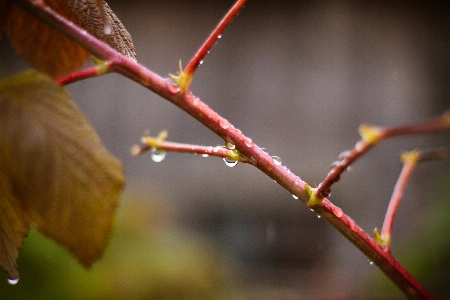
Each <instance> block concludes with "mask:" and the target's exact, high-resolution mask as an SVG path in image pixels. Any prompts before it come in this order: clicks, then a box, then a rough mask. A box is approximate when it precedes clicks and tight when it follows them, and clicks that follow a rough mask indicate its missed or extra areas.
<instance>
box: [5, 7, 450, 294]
mask: <svg viewBox="0 0 450 300" xmlns="http://www.w3.org/2000/svg"><path fill="white" fill-rule="evenodd" d="M109 3H110V6H111V7H112V8H113V10H114V11H115V12H116V14H117V15H118V16H119V18H120V19H121V20H122V22H123V23H124V24H125V26H126V27H127V29H128V31H129V32H130V33H131V35H132V36H133V39H134V43H135V46H136V50H137V55H138V61H139V62H140V63H142V64H143V65H145V66H147V67H148V68H149V69H151V70H153V71H155V72H157V73H159V74H161V75H162V76H167V74H169V73H175V72H176V71H177V70H178V61H179V59H181V60H182V62H183V65H185V64H186V63H187V62H188V61H189V59H190V57H191V56H192V55H193V54H194V52H195V51H196V50H197V48H198V47H199V46H200V45H201V43H202V42H203V40H204V39H205V38H206V36H207V35H208V34H209V32H210V31H211V30H212V28H213V27H214V26H215V24H216V23H217V22H218V21H219V20H220V18H221V17H222V16H223V14H224V12H225V11H226V10H227V9H228V8H229V7H230V6H231V5H232V3H233V1H110V2H109ZM449 13H450V9H449V8H448V5H447V4H446V3H445V2H442V3H441V2H439V1H434V2H433V1H431V2H430V1H412V2H411V1H374V2H370V3H368V2H359V1H249V2H248V4H247V5H246V7H245V8H244V10H243V11H242V12H241V13H240V15H239V16H238V18H237V19H236V20H235V21H233V23H232V24H231V26H230V27H229V28H228V29H227V30H226V31H225V33H224V35H223V37H222V38H221V39H220V40H219V42H218V44H217V45H216V46H215V47H214V48H213V49H212V51H211V53H210V54H209V55H208V57H207V58H206V59H205V62H204V64H202V65H201V66H200V68H199V69H198V71H197V73H196V75H195V78H194V81H193V84H192V90H193V92H194V93H195V94H196V95H198V96H199V97H200V98H201V99H202V100H203V101H205V102H206V103H207V104H208V105H209V106H210V107H212V108H213V109H215V110H216V111H218V112H219V113H220V114H222V116H223V117H225V118H227V119H228V120H229V121H230V122H231V123H232V124H234V125H235V126H236V127H237V128H239V129H241V130H242V132H243V133H244V134H246V135H247V136H249V137H251V138H252V140H253V141H254V142H255V143H256V144H258V145H259V146H261V147H265V148H267V149H268V150H269V152H270V154H272V155H278V156H280V157H281V158H282V160H283V164H284V165H286V166H287V167H288V168H289V169H290V170H291V171H293V172H295V173H296V174H298V175H299V176H301V177H302V178H303V179H304V180H306V181H307V182H308V183H310V184H312V185H314V184H318V183H319V182H320V181H321V180H322V179H323V178H324V176H325V175H326V174H327V172H328V170H329V166H330V164H331V163H332V162H333V161H334V160H336V158H337V156H338V154H339V153H340V152H341V151H344V150H347V149H349V148H351V147H353V145H354V143H355V142H356V141H357V140H358V138H359V136H358V134H357V128H358V126H359V125H360V124H361V123H363V122H365V123H370V124H376V125H398V124H403V123H407V122H411V121H420V120H426V119H427V118H430V117H432V116H435V115H437V114H440V113H442V112H443V111H444V110H445V109H448V108H449V106H450V105H449V103H450V102H449V98H450V85H449V84H448V75H449V73H450V18H448V16H449ZM2 43H4V42H2ZM3 47H4V46H3ZM68 89H69V90H70V91H71V93H72V94H73V96H74V98H75V99H76V100H77V102H78V103H79V105H80V107H81V108H82V110H83V111H84V112H85V113H86V114H87V115H88V117H89V119H90V120H91V121H92V123H93V124H94V126H95V127H96V129H97V130H98V132H99V134H100V136H101V137H102V139H103V140H104V142H105V144H106V146H107V147H108V149H110V150H111V151H112V152H113V153H114V154H115V155H116V156H118V157H119V158H120V159H122V160H123V162H124V165H125V170H126V174H127V178H128V186H127V189H129V190H137V191H140V192H141V193H143V194H144V195H145V194H148V195H154V194H158V195H163V196H161V198H163V199H164V203H167V206H168V207H170V209H171V210H172V211H173V214H174V215H175V216H176V218H177V220H178V221H179V223H180V224H181V225H183V226H186V227H187V228H191V229H192V230H195V231H199V232H201V233H202V234H205V235H207V236H210V237H212V238H213V239H215V240H217V241H218V243H220V244H221V245H222V247H223V249H224V251H226V252H227V253H229V255H230V256H232V257H234V258H236V259H237V260H238V261H240V262H242V264H243V266H245V268H244V271H242V273H240V274H241V275H240V276H241V277H240V281H239V282H240V283H239V282H238V285H239V284H241V285H242V288H245V287H246V286H248V285H250V286H255V287H257V288H258V287H264V286H265V287H270V286H274V287H275V288H281V289H287V290H293V291H294V294H298V293H299V292H301V291H303V292H304V291H306V290H311V289H312V290H313V294H315V295H317V294H319V295H320V294H321V293H324V295H325V294H327V293H328V292H330V293H331V295H334V296H336V297H338V296H343V297H347V296H349V295H355V293H357V292H358V290H359V289H361V288H362V286H363V282H364V280H366V279H367V276H371V274H373V273H375V272H379V271H378V270H376V269H375V268H373V267H371V266H370V265H369V263H368V261H367V259H366V258H365V257H364V256H363V255H362V254H361V253H359V252H358V251H357V250H356V249H355V248H354V247H353V246H352V245H350V243H349V242H347V241H346V240H345V239H344V238H342V237H341V236H340V235H339V234H338V233H336V232H335V231H334V230H333V229H332V228H331V227H330V226H328V225H326V224H325V223H324V221H322V220H318V219H317V218H316V216H315V215H313V214H311V213H310V212H309V210H307V209H306V208H305V207H304V205H303V204H302V203H299V202H298V201H295V200H294V199H293V198H292V197H291V196H290V195H289V194H288V193H287V192H286V191H284V190H282V189H281V188H279V187H278V186H277V185H276V184H275V183H273V182H272V180H270V179H268V178H267V177H266V176H264V175H263V174H261V173H260V172H258V171H257V170H255V169H253V168H252V167H250V166H247V165H242V164H240V165H238V166H236V167H234V168H232V169H231V168H227V167H226V166H225V164H224V163H223V162H222V161H221V160H218V159H214V158H208V159H205V158H201V157H199V156H190V155H185V154H176V153H169V154H168V155H167V157H166V159H165V160H164V161H163V162H161V163H158V164H156V163H153V162H152V161H151V160H150V156H149V155H144V156H142V157H138V158H132V157H130V155H129V147H130V146H131V145H133V144H136V143H138V142H139V138H140V136H141V135H142V134H143V133H144V132H145V131H146V130H149V131H150V133H151V134H152V135H156V134H158V132H159V131H160V130H162V129H167V130H168V132H169V138H168V140H171V141H177V142H186V143H196V144H204V145H212V146H215V145H219V144H220V145H221V144H222V143H223V142H222V141H221V140H220V139H219V138H218V137H216V136H215V135H214V134H212V133H211V132H209V131H208V130H206V129H205V128H203V127H202V126H200V125H199V124H198V123H197V122H196V121H195V120H193V119H191V118H190V117H188V116H187V115H186V114H185V113H183V112H182V111H180V110H179V109H178V108H176V107H174V106H173V105H171V104H170V103H167V102H166V101H165V100H163V99H161V98H159V97H158V96H155V95H153V94H151V93H150V92H149V91H147V90H145V89H144V88H142V87H140V86H139V85H137V84H135V83H133V82H129V81H128V80H127V79H125V78H122V77H120V76H118V75H115V74H111V75H107V76H103V77H101V78H96V79H92V80H88V81H83V82H79V83H76V84H73V85H71V86H69V87H68ZM449 144H450V143H449V137H448V134H447V135H445V134H438V135H430V136H427V137H415V138H402V139H398V140H395V141H387V142H384V143H382V144H381V145H380V146H379V147H377V148H376V149H374V150H373V151H372V152H371V153H369V154H368V155H367V156H366V157H364V158H362V159H361V160H360V161H358V162H357V163H356V164H355V165H354V166H353V167H352V171H350V172H348V173H346V174H345V175H344V176H343V177H342V180H341V182H339V183H338V184H337V185H336V187H334V189H333V193H332V197H331V200H332V201H333V202H334V203H335V204H337V205H338V206H340V207H342V208H343V209H344V211H345V212H346V213H348V214H349V215H350V216H351V217H352V218H354V219H355V220H356V221H357V222H358V223H360V225H361V226H362V227H363V228H364V229H366V230H367V231H368V232H372V230H373V228H374V227H380V226H381V224H382V221H383V217H384V213H385V210H386V207H387V203H388V200H389V197H390V194H391V193H392V189H393V187H394V185H395V181H396V178H397V177H398V174H399V172H400V169H401V164H400V162H399V159H398V153H399V152H400V151H402V150H411V149H414V148H416V147H420V148H428V147H433V146H449ZM449 167H450V165H449V162H448V161H446V162H442V163H439V164H436V163H434V164H431V166H423V167H422V166H420V167H419V170H418V172H417V173H416V174H415V175H414V176H413V178H412V182H411V184H410V185H409V186H408V191H407V193H406V198H405V199H404V203H402V206H401V208H400V212H399V215H398V220H397V222H396V224H395V231H394V241H393V251H394V255H395V254H396V253H395V249H396V245H397V243H398V244H401V243H402V242H404V241H406V240H409V239H411V238H412V237H413V236H414V232H416V231H419V230H420V228H417V226H415V225H416V224H417V223H416V222H417V219H418V218H419V217H420V214H421V213H422V212H423V210H424V209H426V207H427V203H428V201H430V199H428V198H427V197H426V190H427V189H429V188H432V187H434V186H437V185H439V184H440V181H442V180H447V181H448V178H449V177H448V175H449V174H448V173H449V172H448V170H449V169H450V168H449ZM149 197H151V196H149ZM447 200H448V199H447ZM122 205H127V204H126V202H124V203H123V204H122ZM289 274H290V275H292V274H294V275H292V276H290V275H289ZM343 274H345V276H343ZM288 275H289V276H288ZM305 278H306V279H305ZM318 279H320V280H329V284H328V283H327V284H326V285H325V287H324V286H320V285H318V284H319V283H317V280H318ZM305 280H306V281H305ZM320 284H323V282H321V283H320ZM315 287H317V289H316V290H314V288H315ZM257 288H255V289H257ZM319 289H320V290H319ZM336 290H338V292H336ZM333 293H338V294H333Z"/></svg>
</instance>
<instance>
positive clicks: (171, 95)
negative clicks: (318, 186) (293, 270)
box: [13, 0, 432, 299]
mask: <svg viewBox="0 0 450 300" xmlns="http://www.w3.org/2000/svg"><path fill="white" fill-rule="evenodd" d="M13 3H15V4H17V5H19V6H21V7H22V8H24V9H25V10H27V11H28V12H30V13H31V14H32V15H34V16H36V17H37V18H39V19H40V20H42V21H43V22H45V23H47V24H49V25H50V26H52V27H53V28H54V29H56V30H58V31H60V32H61V33H63V34H64V35H66V36H67V37H69V38H70V39H72V40H73V41H75V42H77V43H79V44H80V45H81V46H83V47H84V48H86V50H88V51H89V52H91V53H92V54H94V55H95V56H97V57H98V58H100V59H103V60H106V61H112V62H114V64H113V66H112V70H113V71H115V72H118V73H120V74H122V75H124V76H126V77H128V78H130V79H131V80H133V81H135V82H137V83H139V84H141V85H143V86H145V87H147V88H148V89H150V90H151V91H153V92H154V93H156V94H158V95H160V96H161V97H163V98H165V99H166V100H168V101H170V102H172V103H173V104H174V105H176V106H178V107H179V108H180V109H182V110H184V111H185V112H186V113H188V114H189V115H191V116H192V117H193V118H195V119H196V120H198V121H199V122H200V123H202V124H203V125H204V126H205V127H207V128H209V129H210V130H211V131H213V132H214V133H216V134H217V135H218V136H220V137H221V138H222V139H224V141H225V142H226V143H231V144H234V145H235V146H236V149H237V150H239V152H240V153H241V154H242V155H243V157H244V158H246V159H248V162H249V163H250V164H252V165H254V166H255V167H257V168H258V169H259V170H261V171H262V172H264V173H265V174H266V175H268V176H269V177H270V178H272V179H273V180H275V181H276V182H277V183H278V184H279V185H281V186H282V187H284V188H285V189H286V190H288V191H289V192H290V193H291V194H293V195H296V196H297V197H298V198H299V199H300V200H301V201H302V202H304V203H307V202H308V195H307V194H306V192H305V186H306V183H305V182H304V181H303V180H301V179H300V178H299V177H298V176H296V175H295V174H293V173H292V172H291V171H289V170H288V169H287V168H286V167H284V166H282V165H281V164H280V163H279V162H278V163H275V162H274V159H273V158H272V157H271V156H270V155H268V154H267V153H266V152H265V151H264V150H263V149H261V148H260V147H258V146H257V145H255V144H254V143H253V142H252V140H251V139H249V138H248V137H246V136H244V135H243V134H242V132H241V131H240V130H239V129H237V128H235V127H234V126H232V125H231V124H230V123H229V122H228V121H227V120H226V119H224V118H222V117H221V116H220V115H218V114H217V113H216V112H215V111H213V110H212V109H210V108H209V107H208V106H207V105H206V104H204V103H203V102H202V101H200V99H199V98H197V97H196V96H194V95H193V94H191V93H180V92H179V90H178V87H177V86H176V85H174V84H173V83H171V82H170V81H168V80H166V79H163V78H161V77H160V76H158V75H157V74H155V73H153V72H151V71H150V70H148V69H146V68H145V67H143V66H141V65H139V64H137V63H136V62H134V61H133V60H131V59H128V58H127V57H125V56H123V55H122V54H120V53H118V52H117V51H115V50H114V49H112V48H111V47H109V46H108V45H106V44H104V43H103V42H101V41H99V40H98V39H96V38H95V37H93V36H92V35H89V34H87V35H86V34H82V31H83V30H82V29H80V28H78V27H77V26H76V25H74V24H72V23H71V22H68V21H67V20H65V19H64V18H63V17H62V16H60V15H58V14H57V13H56V12H54V11H53V10H52V9H51V8H49V7H47V6H45V5H43V4H42V2H41V1H33V0H28V1H27V0H13ZM314 210H315V212H316V213H318V214H320V215H321V216H322V217H323V218H324V219H325V220H327V221H328V222H329V223H330V224H331V225H333V226H334V227H335V228H336V229H337V230H338V231H340V232H341V233H342V234H343V235H344V236H345V237H346V238H347V239H348V240H349V241H351V242H352V243H353V244H354V245H355V246H356V247H358V248H359V249H360V250H361V251H362V252H363V253H364V254H365V255H366V256H367V257H368V258H369V259H370V260H371V261H373V262H374V263H375V264H377V265H378V266H379V268H380V269H381V270H382V271H383V272H384V273H385V274H386V275H387V276H388V277H389V278H390V279H391V280H392V281H393V282H394V283H395V284H396V285H397V286H398V287H399V288H400V289H401V290H402V291H404V292H405V294H406V295H408V296H409V297H410V298H412V299H432V296H431V295H430V294H429V293H428V292H427V291H426V290H425V289H424V288H423V287H422V286H421V285H420V283H419V282H417V280H415V279H414V278H413V277H412V276H411V275H410V274H409V273H408V272H407V271H406V270H405V269H404V268H403V267H402V266H401V265H400V264H399V263H398V262H397V261H396V260H395V259H394V258H392V256H390V255H388V254H387V253H385V252H384V251H383V249H382V248H381V247H380V246H379V245H378V244H376V242H375V241H374V240H373V239H372V238H370V237H369V236H368V234H367V233H365V232H364V231H363V230H362V229H361V228H360V227H359V226H358V225H357V224H356V223H355V222H354V221H353V220H352V219H351V218H350V217H348V216H347V215H346V214H344V213H343V211H342V210H341V209H340V208H338V207H336V206H334V205H333V204H332V203H331V202H330V201H329V200H328V199H324V200H323V201H322V203H321V205H320V206H317V207H315V208H314Z"/></svg>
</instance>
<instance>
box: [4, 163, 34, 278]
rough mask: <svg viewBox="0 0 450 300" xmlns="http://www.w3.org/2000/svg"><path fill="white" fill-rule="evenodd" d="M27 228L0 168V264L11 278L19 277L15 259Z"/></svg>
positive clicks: (21, 212) (25, 220)
mask: <svg viewBox="0 0 450 300" xmlns="http://www.w3.org/2000/svg"><path fill="white" fill-rule="evenodd" d="M29 229H30V221H29V220H28V219H27V218H26V216H25V215H24V213H23V211H22V208H21V207H20V204H19V201H18V200H17V198H16V197H15V196H14V195H13V191H12V186H11V182H10V180H9V178H8V177H6V175H5V174H4V173H3V172H2V170H0V266H1V267H2V268H3V269H5V270H6V272H7V273H8V277H9V278H11V279H18V278H19V272H18V271H17V263H16V261H17V258H18V257H19V249H20V248H21V247H22V243H23V239H24V237H25V236H26V235H27V234H28V230H29Z"/></svg>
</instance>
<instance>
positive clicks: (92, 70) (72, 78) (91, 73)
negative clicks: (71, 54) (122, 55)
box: [55, 61, 114, 85]
mask: <svg viewBox="0 0 450 300" xmlns="http://www.w3.org/2000/svg"><path fill="white" fill-rule="evenodd" d="M113 64H114V61H107V62H100V63H99V64H98V65H96V66H93V67H89V68H86V69H83V70H80V71H77V72H73V73H70V74H68V75H66V76H63V77H60V78H58V79H56V80H55V81H56V83H58V84H60V85H67V84H70V83H74V82H76V81H80V80H83V79H87V78H91V77H97V76H101V75H104V74H106V73H109V72H111V69H112V66H113Z"/></svg>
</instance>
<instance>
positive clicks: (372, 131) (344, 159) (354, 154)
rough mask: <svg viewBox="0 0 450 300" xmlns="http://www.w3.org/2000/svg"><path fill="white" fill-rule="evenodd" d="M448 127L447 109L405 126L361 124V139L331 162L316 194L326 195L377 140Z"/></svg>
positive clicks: (448, 116)
mask: <svg viewBox="0 0 450 300" xmlns="http://www.w3.org/2000/svg"><path fill="white" fill-rule="evenodd" d="M449 129H450V111H447V112H445V113H444V114H443V115H441V116H439V117H437V118H434V119H432V120H429V121H426V122H423V123H417V124H410V125H406V126H399V127H393V128H381V127H373V126H368V125H361V126H360V128H359V132H360V134H361V140H360V141H358V142H357V143H356V144H355V147H354V148H353V149H352V150H350V151H345V152H343V153H341V155H340V157H339V160H338V161H336V162H335V163H333V165H334V167H333V168H332V169H331V171H330V172H329V173H328V174H327V176H326V177H325V179H324V180H323V181H322V182H321V183H320V184H319V186H318V188H317V195H319V196H320V197H322V198H324V197H328V195H329V194H330V192H331V186H332V185H333V184H334V183H335V182H337V181H339V179H340V177H341V174H342V173H343V172H344V171H345V170H347V169H348V167H349V166H350V165H351V164H352V163H353V162H354V161H355V160H357V159H358V158H359V157H361V156H362V155H363V154H365V153H366V152H368V151H369V150H370V149H372V147H373V146H375V145H376V144H377V143H378V142H380V141H382V140H385V139H388V138H393V137H397V136H406V135H413V134H426V133H434V132H440V131H444V130H449Z"/></svg>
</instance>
